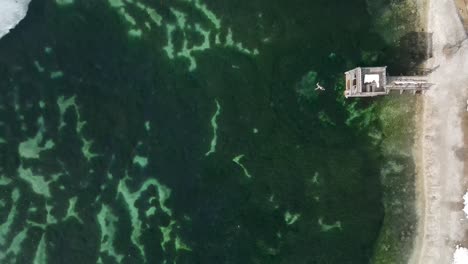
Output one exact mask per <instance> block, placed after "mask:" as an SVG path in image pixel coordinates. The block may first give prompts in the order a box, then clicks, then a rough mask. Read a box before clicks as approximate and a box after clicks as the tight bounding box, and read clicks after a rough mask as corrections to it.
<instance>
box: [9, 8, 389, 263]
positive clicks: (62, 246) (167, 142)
mask: <svg viewBox="0 0 468 264" xmlns="http://www.w3.org/2000/svg"><path fill="white" fill-rule="evenodd" d="M371 26H372V25H371V18H370V16H369V14H368V13H367V6H366V1H364V0H354V1H338V0H332V1H330V0H327V1H321V0H315V1H301V0H292V1H287V2H280V1H274V2H272V1H262V0H255V1H229V2H228V1H208V0H205V1H204V2H202V1H201V0H185V1H183V0H181V1H168V0H162V1H159V0H158V1H147V0H140V1H136V0H134V1H110V2H107V1H84V0H83V1H75V2H74V3H70V4H67V3H65V4H63V3H62V4H57V3H56V2H54V1H42V0H33V1H32V3H31V6H30V11H29V14H28V16H27V18H26V19H25V20H24V21H22V22H21V24H20V25H19V26H18V27H17V28H16V29H15V30H14V31H13V32H12V33H11V34H9V35H7V36H6V37H4V38H3V39H2V40H0V77H1V78H0V89H1V97H0V138H1V140H0V152H1V154H0V157H1V161H0V168H1V171H0V175H1V178H0V190H1V191H0V207H1V208H2V210H0V223H1V225H0V249H1V250H0V262H1V263H340V264H342V263H368V262H369V259H370V258H371V257H372V254H373V249H374V244H375V242H376V239H377V237H378V234H379V231H380V227H381V223H382V220H383V206H382V202H381V196H382V195H381V186H380V183H379V173H380V169H379V168H380V166H381V160H382V158H381V156H380V154H379V153H378V149H377V147H376V145H375V144H374V142H373V140H372V139H371V138H370V137H369V136H367V135H368V128H369V127H370V125H371V123H372V122H366V119H365V117H366V116H358V117H356V118H350V117H351V114H352V113H350V112H349V111H348V110H347V108H346V106H345V105H344V104H343V103H342V100H341V99H339V98H340V97H341V93H342V92H341V91H339V84H337V82H338V81H339V79H340V78H341V77H342V72H343V71H344V70H347V69H348V68H350V67H354V66H355V65H358V64H360V63H362V62H363V57H366V56H367V57H369V56H370V55H369V54H374V53H378V52H384V51H385V49H386V48H387V47H386V45H385V44H384V42H383V40H382V39H381V38H380V37H379V36H378V35H377V34H376V33H371V32H372V30H371ZM366 54H367V55H366ZM367 57H366V58H367ZM374 62H375V63H377V62H378V61H374ZM317 82H320V84H322V85H323V86H324V87H326V88H327V90H326V91H324V92H317V91H315V90H314V88H315V84H316V83H317ZM371 111H372V110H371ZM369 113H371V114H372V112H369Z"/></svg>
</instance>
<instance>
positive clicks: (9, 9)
mask: <svg viewBox="0 0 468 264" xmlns="http://www.w3.org/2000/svg"><path fill="white" fill-rule="evenodd" d="M29 2H31V0H0V38H1V37H3V36H4V35H6V34H8V32H10V30H11V29H12V28H14V27H15V26H16V25H17V24H18V23H19V22H20V21H21V20H22V19H23V18H24V17H25V16H26V13H27V11H28V5H29Z"/></svg>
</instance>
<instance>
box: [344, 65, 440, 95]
mask: <svg viewBox="0 0 468 264" xmlns="http://www.w3.org/2000/svg"><path fill="white" fill-rule="evenodd" d="M345 77H346V90H345V92H344V94H345V97H346V98H348V97H373V96H380V95H387V94H389V93H390V91H394V90H396V91H399V92H400V94H402V93H403V92H405V91H410V92H412V93H416V92H424V91H425V90H427V89H429V88H430V87H431V86H432V85H433V84H431V83H429V82H428V79H427V77H426V76H387V67H386V66H385V67H358V68H355V69H353V70H350V71H347V72H345Z"/></svg>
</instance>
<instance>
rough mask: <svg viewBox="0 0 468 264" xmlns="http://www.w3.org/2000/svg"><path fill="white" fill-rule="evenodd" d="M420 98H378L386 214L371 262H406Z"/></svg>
mask: <svg viewBox="0 0 468 264" xmlns="http://www.w3.org/2000/svg"><path fill="white" fill-rule="evenodd" d="M421 100H422V99H421V98H420V97H418V96H413V95H403V96H388V97H386V98H382V99H380V100H379V106H378V111H377V113H378V116H379V117H378V118H379V122H380V126H381V131H382V134H383V136H382V142H381V151H382V155H383V158H384V160H385V164H384V165H383V167H382V169H381V175H380V177H381V182H382V187H383V204H384V209H385V217H384V222H383V225H382V229H381V232H380V236H379V239H378V242H377V243H376V247H375V253H374V257H373V260H372V262H373V263H389V264H390V263H392V264H393V263H407V261H408V259H409V257H410V253H411V250H412V248H413V241H414V237H415V235H416V226H417V224H416V223H417V216H416V208H415V175H416V168H415V164H414V159H413V157H412V150H413V146H414V136H415V134H416V129H417V126H416V123H417V122H416V119H417V118H418V116H417V113H418V108H420V106H421Z"/></svg>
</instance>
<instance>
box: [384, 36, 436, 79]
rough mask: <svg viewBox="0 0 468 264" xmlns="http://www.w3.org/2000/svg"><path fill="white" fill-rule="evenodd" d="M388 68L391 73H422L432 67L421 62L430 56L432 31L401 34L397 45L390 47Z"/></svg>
mask: <svg viewBox="0 0 468 264" xmlns="http://www.w3.org/2000/svg"><path fill="white" fill-rule="evenodd" d="M388 54H389V55H388V56H389V60H388V61H389V65H388V66H389V70H390V71H391V74H393V75H424V74H428V73H430V72H431V70H432V69H429V68H426V67H424V65H423V63H424V62H425V61H426V60H428V59H430V58H431V57H432V33H429V32H416V31H413V32H409V33H407V34H405V35H403V36H402V37H401V38H400V39H399V41H398V45H395V46H394V47H393V48H391V50H390V52H389V53H388Z"/></svg>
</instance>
